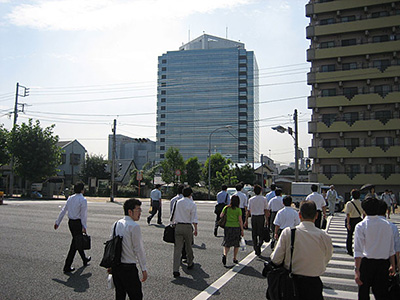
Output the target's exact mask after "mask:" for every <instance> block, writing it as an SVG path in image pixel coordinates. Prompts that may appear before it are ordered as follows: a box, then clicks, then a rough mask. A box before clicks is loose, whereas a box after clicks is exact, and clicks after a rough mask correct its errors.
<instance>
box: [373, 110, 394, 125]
mask: <svg viewBox="0 0 400 300" xmlns="http://www.w3.org/2000/svg"><path fill="white" fill-rule="evenodd" d="M391 118H392V112H391V111H390V110H381V111H376V112H375V119H376V120H379V121H381V122H382V123H383V124H386V123H387V122H388V121H389V120H390V119H391Z"/></svg>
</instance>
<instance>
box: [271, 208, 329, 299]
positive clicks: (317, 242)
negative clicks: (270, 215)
mask: <svg viewBox="0 0 400 300" xmlns="http://www.w3.org/2000/svg"><path fill="white" fill-rule="evenodd" d="M299 216H300V220H301V223H300V225H298V226H296V231H295V239H294V251H293V259H292V273H293V279H294V283H295V286H296V289H297V292H298V295H299V300H323V299H324V298H323V295H322V281H321V278H320V276H321V275H322V274H323V273H324V272H325V270H326V266H327V265H328V263H329V260H330V259H331V257H332V254H333V246H332V240H331V238H330V236H329V235H328V234H327V233H326V232H325V231H323V230H321V229H319V228H316V227H315V225H314V221H315V219H316V217H317V208H316V206H315V203H314V202H312V201H303V202H301V204H300V212H299ZM290 241H291V229H290V228H289V227H288V228H285V229H284V230H283V231H282V234H281V236H280V238H279V241H278V244H277V245H276V249H275V251H274V252H272V254H271V260H272V262H273V263H274V264H275V265H279V264H281V263H282V262H283V263H284V265H285V268H286V269H289V263H290V248H291V247H290Z"/></svg>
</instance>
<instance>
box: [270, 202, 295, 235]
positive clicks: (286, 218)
mask: <svg viewBox="0 0 400 300" xmlns="http://www.w3.org/2000/svg"><path fill="white" fill-rule="evenodd" d="M283 205H285V207H284V208H283V209H281V210H279V211H278V213H277V214H276V217H275V221H274V225H275V236H274V238H275V240H278V238H279V236H280V234H281V232H282V230H283V229H285V228H286V227H289V228H294V227H295V226H297V225H299V224H300V218H299V213H298V212H297V211H296V210H294V209H293V208H292V197H290V196H285V197H284V198H283Z"/></svg>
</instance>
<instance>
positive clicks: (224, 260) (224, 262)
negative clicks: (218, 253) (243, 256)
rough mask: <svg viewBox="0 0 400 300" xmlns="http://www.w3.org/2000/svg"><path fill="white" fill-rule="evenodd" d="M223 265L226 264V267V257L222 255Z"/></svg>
mask: <svg viewBox="0 0 400 300" xmlns="http://www.w3.org/2000/svg"><path fill="white" fill-rule="evenodd" d="M222 263H223V264H224V266H226V256H225V255H222Z"/></svg>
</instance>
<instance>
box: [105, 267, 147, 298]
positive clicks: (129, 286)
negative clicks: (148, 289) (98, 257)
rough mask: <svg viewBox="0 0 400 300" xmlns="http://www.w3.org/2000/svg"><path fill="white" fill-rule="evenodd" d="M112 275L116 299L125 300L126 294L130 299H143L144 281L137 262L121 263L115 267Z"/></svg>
mask: <svg viewBox="0 0 400 300" xmlns="http://www.w3.org/2000/svg"><path fill="white" fill-rule="evenodd" d="M112 276H113V281H114V286H115V299H116V300H125V299H126V294H128V297H129V299H130V300H141V299H143V293H142V283H141V282H140V279H139V274H138V269H137V268H136V265H135V264H120V265H119V266H116V267H113V268H112Z"/></svg>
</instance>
